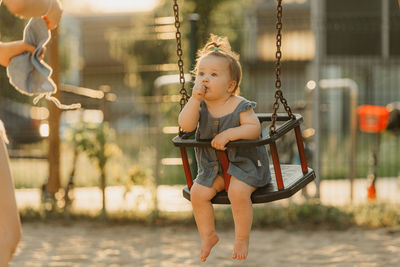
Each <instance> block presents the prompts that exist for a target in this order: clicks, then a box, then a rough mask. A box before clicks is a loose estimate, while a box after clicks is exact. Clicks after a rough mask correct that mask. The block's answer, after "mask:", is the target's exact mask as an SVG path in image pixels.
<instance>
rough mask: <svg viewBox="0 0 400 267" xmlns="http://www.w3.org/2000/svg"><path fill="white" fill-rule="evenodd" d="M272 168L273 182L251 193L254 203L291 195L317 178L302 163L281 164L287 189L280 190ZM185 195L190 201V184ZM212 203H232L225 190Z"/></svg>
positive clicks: (184, 189)
mask: <svg viewBox="0 0 400 267" xmlns="http://www.w3.org/2000/svg"><path fill="white" fill-rule="evenodd" d="M270 170H271V176H272V182H271V183H269V184H267V185H266V186H264V187H260V188H258V189H257V190H256V191H254V193H253V194H252V195H251V201H252V202H253V203H254V204H257V203H267V202H271V201H275V200H279V199H284V198H288V197H291V196H292V195H294V194H295V193H296V192H297V191H299V190H300V189H302V188H303V187H305V186H306V185H307V184H308V183H310V182H311V181H312V180H314V178H315V173H314V171H313V170H312V169H310V168H308V173H307V174H305V175H304V174H303V173H302V171H301V166H300V165H281V170H282V176H283V183H284V185H285V189H283V190H278V186H277V184H276V181H275V172H274V167H273V165H270ZM183 197H184V198H186V199H187V200H189V201H190V190H189V188H188V186H185V187H184V188H183ZM211 203H214V204H230V202H229V199H228V194H227V193H226V192H225V190H223V191H221V192H219V193H218V194H217V195H216V196H215V197H214V198H213V199H212V200H211Z"/></svg>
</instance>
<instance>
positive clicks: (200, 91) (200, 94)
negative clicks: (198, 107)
mask: <svg viewBox="0 0 400 267" xmlns="http://www.w3.org/2000/svg"><path fill="white" fill-rule="evenodd" d="M205 93H206V87H205V86H204V84H203V83H202V82H200V81H198V80H197V79H196V80H195V81H194V86H193V89H192V97H194V98H195V99H197V100H198V101H201V100H203V99H204V95H205Z"/></svg>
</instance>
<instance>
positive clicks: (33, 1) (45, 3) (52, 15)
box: [3, 0, 62, 30]
mask: <svg viewBox="0 0 400 267" xmlns="http://www.w3.org/2000/svg"><path fill="white" fill-rule="evenodd" d="M3 2H4V4H5V5H6V6H7V8H8V10H9V11H10V12H11V13H13V14H15V15H18V16H21V17H26V18H29V17H43V16H44V17H45V19H46V22H47V26H48V27H49V29H51V30H52V29H55V28H56V27H57V25H58V24H59V22H60V20H61V15H62V6H61V3H60V1H59V0H3Z"/></svg>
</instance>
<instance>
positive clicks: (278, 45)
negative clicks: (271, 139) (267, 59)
mask: <svg viewBox="0 0 400 267" xmlns="http://www.w3.org/2000/svg"><path fill="white" fill-rule="evenodd" d="M277 1H278V5H277V15H276V17H277V22H276V30H277V33H276V52H275V58H276V63H275V76H276V80H275V88H276V91H275V96H274V97H275V102H274V104H273V113H272V116H271V117H272V122H271V125H270V127H269V130H270V132H271V134H273V133H275V130H276V128H275V123H276V120H277V118H278V115H277V112H278V109H279V103H278V100H280V101H281V103H282V104H283V106H284V108H285V110H286V112H287V114H288V115H289V117H290V118H291V119H294V118H295V117H294V115H293V113H292V110H291V109H290V107H289V104H288V103H287V100H286V99H285V98H284V97H283V92H282V90H281V85H282V82H281V58H282V51H281V45H282V34H281V31H282V0H277Z"/></svg>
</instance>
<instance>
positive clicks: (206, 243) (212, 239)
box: [200, 232, 219, 262]
mask: <svg viewBox="0 0 400 267" xmlns="http://www.w3.org/2000/svg"><path fill="white" fill-rule="evenodd" d="M218 241H219V238H218V236H217V234H216V233H215V232H214V233H213V234H212V235H211V236H209V237H207V238H206V239H202V240H201V250H200V259H201V261H203V262H204V261H206V259H207V257H208V255H210V251H211V249H212V248H213V247H214V246H215V245H216V244H217V243H218Z"/></svg>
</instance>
